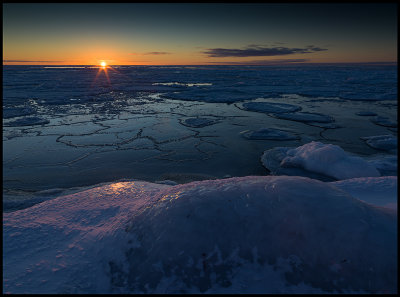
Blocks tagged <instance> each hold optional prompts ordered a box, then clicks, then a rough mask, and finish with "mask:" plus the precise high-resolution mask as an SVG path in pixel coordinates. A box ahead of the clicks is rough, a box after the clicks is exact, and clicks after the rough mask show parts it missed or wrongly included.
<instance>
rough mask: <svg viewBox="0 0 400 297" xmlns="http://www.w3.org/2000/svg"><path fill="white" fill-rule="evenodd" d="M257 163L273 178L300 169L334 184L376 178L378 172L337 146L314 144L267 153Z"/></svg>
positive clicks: (273, 150) (378, 174)
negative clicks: (344, 180)
mask: <svg viewBox="0 0 400 297" xmlns="http://www.w3.org/2000/svg"><path fill="white" fill-rule="evenodd" d="M261 162H262V163H263V165H264V166H265V167H266V168H267V169H268V170H270V171H271V172H272V173H273V174H279V175H280V174H285V173H291V170H290V169H292V168H294V169H296V168H300V169H304V170H306V171H308V172H313V173H317V174H321V175H324V176H328V177H331V178H334V179H336V180H342V179H349V178H354V177H369V176H371V177H376V176H380V173H379V171H378V170H377V169H376V168H375V167H374V166H373V165H372V164H370V163H368V162H367V161H365V160H364V159H362V158H361V157H358V156H352V155H349V154H348V153H346V152H345V151H344V150H343V149H342V148H341V147H340V146H337V145H332V144H323V143H321V142H315V141H312V142H310V143H307V144H304V145H302V146H300V147H297V148H280V147H278V148H274V149H272V150H267V151H265V152H264V154H263V155H262V157H261ZM289 175H293V174H289Z"/></svg>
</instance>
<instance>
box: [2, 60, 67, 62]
mask: <svg viewBox="0 0 400 297" xmlns="http://www.w3.org/2000/svg"><path fill="white" fill-rule="evenodd" d="M4 62H6V63H63V62H65V61H36V60H3V63H4Z"/></svg>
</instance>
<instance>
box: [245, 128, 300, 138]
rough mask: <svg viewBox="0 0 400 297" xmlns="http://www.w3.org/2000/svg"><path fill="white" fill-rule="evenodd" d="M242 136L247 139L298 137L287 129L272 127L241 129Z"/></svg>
mask: <svg viewBox="0 0 400 297" xmlns="http://www.w3.org/2000/svg"><path fill="white" fill-rule="evenodd" d="M241 133H242V135H243V137H245V138H247V139H268V140H295V139H299V136H297V135H295V134H293V133H289V132H287V131H283V130H279V129H274V128H262V129H259V130H256V131H243V132H241Z"/></svg>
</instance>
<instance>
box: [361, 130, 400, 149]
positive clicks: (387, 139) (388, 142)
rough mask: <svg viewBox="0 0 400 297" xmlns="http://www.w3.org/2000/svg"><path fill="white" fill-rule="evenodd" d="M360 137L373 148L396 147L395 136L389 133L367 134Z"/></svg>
mask: <svg viewBox="0 0 400 297" xmlns="http://www.w3.org/2000/svg"><path fill="white" fill-rule="evenodd" d="M360 138H361V139H362V140H365V141H366V143H367V144H368V145H369V146H370V147H372V148H374V149H378V150H385V151H390V150H394V149H397V137H396V136H394V135H391V134H387V135H377V136H367V137H360Z"/></svg>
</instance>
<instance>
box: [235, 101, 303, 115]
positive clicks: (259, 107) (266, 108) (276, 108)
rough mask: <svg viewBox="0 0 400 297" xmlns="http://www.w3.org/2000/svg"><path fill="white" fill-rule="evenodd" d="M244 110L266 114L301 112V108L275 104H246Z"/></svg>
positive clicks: (243, 105)
mask: <svg viewBox="0 0 400 297" xmlns="http://www.w3.org/2000/svg"><path fill="white" fill-rule="evenodd" d="M242 107H243V109H245V110H249V111H257V112H265V113H274V114H275V113H279V114H280V113H286V112H295V111H298V110H301V107H300V106H297V105H292V104H286V103H274V102H246V103H243V104H242Z"/></svg>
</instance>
